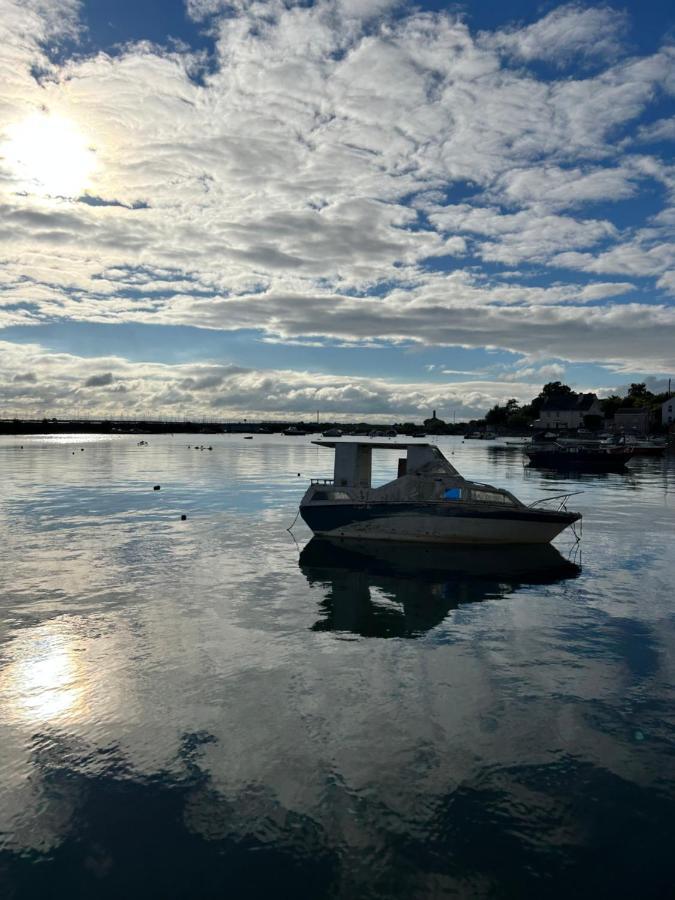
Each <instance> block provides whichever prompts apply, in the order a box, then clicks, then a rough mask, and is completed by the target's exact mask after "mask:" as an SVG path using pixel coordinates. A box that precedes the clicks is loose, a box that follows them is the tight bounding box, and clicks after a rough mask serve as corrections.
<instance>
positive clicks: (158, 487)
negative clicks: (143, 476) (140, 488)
mask: <svg viewBox="0 0 675 900" xmlns="http://www.w3.org/2000/svg"><path fill="white" fill-rule="evenodd" d="M159 490H161V485H159V484H156V485H155V486H154V488H153V491H159Z"/></svg>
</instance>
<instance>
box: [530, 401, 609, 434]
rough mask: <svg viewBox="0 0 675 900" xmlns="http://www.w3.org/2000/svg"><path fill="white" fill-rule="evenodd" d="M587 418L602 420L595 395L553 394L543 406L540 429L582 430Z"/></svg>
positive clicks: (540, 415) (538, 424)
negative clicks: (592, 417) (594, 417)
mask: <svg viewBox="0 0 675 900" xmlns="http://www.w3.org/2000/svg"><path fill="white" fill-rule="evenodd" d="M587 416H599V417H600V418H602V407H601V406H600V401H599V400H598V398H597V396H596V395H595V394H553V395H552V396H550V397H547V398H546V400H544V402H543V403H542V405H541V409H540V411H539V418H538V419H537V421H536V422H535V423H534V424H535V425H536V426H537V427H538V428H548V429H554V430H555V429H558V428H581V427H582V426H583V425H584V419H585V418H586V417H587Z"/></svg>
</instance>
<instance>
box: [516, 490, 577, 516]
mask: <svg viewBox="0 0 675 900" xmlns="http://www.w3.org/2000/svg"><path fill="white" fill-rule="evenodd" d="M583 493H585V491H568V492H567V493H566V494H553V495H552V496H551V497H541V498H540V499H539V500H535V501H534V503H528V507H529V508H530V509H534V507H535V506H539V504H540V503H550V501H551V500H558V501H559V502H558V506H557V508H556V512H560V511H561V510H567V501H568V500H569V498H570V497H574V496H575V495H576V494H583Z"/></svg>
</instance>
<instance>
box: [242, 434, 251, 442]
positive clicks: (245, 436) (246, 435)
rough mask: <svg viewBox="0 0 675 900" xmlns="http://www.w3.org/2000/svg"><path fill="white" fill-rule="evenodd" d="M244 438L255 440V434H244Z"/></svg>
mask: <svg viewBox="0 0 675 900" xmlns="http://www.w3.org/2000/svg"><path fill="white" fill-rule="evenodd" d="M244 440H245V441H252V440H253V435H252V434H245V435H244Z"/></svg>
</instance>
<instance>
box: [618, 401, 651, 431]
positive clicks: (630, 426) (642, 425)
mask: <svg viewBox="0 0 675 900" xmlns="http://www.w3.org/2000/svg"><path fill="white" fill-rule="evenodd" d="M650 419H651V414H650V411H649V409H648V408H647V407H646V406H636V407H629V406H627V407H625V408H623V409H621V408H620V409H617V410H616V412H615V413H614V431H621V432H624V433H626V432H631V433H633V434H649V431H650V430H651V429H650Z"/></svg>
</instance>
